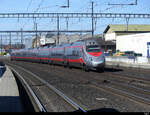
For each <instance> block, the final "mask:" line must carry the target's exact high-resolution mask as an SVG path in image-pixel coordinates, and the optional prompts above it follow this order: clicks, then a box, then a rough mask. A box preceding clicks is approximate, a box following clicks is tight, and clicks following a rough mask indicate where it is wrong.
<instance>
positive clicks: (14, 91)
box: [0, 66, 23, 112]
mask: <svg viewBox="0 0 150 115" xmlns="http://www.w3.org/2000/svg"><path fill="white" fill-rule="evenodd" d="M0 67H2V66H0ZM5 67H6V71H5V72H4V73H3V75H1V76H0V112H23V107H22V103H21V99H20V95H19V90H18V85H17V83H16V80H15V77H14V75H13V74H12V72H11V70H10V69H9V68H8V67H7V66H5Z"/></svg>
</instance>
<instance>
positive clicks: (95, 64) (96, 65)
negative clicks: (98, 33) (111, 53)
mask: <svg viewBox="0 0 150 115" xmlns="http://www.w3.org/2000/svg"><path fill="white" fill-rule="evenodd" d="M86 56H87V64H88V66H89V67H90V68H91V69H95V70H98V71H99V70H102V71H103V70H104V66H105V54H104V50H103V49H102V48H101V46H100V45H99V44H98V43H97V42H96V41H95V40H89V41H87V42H86Z"/></svg>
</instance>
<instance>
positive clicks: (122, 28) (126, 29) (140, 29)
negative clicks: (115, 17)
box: [104, 24, 150, 34]
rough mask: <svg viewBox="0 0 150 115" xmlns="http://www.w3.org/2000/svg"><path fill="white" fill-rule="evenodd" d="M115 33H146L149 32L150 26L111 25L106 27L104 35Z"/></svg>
mask: <svg viewBox="0 0 150 115" xmlns="http://www.w3.org/2000/svg"><path fill="white" fill-rule="evenodd" d="M113 32H115V33H117V34H127V33H146V32H150V25H142V24H129V25H128V26H127V25H126V24H114V25H113V24H111V25H108V26H107V27H106V29H105V30H104V34H106V33H113Z"/></svg>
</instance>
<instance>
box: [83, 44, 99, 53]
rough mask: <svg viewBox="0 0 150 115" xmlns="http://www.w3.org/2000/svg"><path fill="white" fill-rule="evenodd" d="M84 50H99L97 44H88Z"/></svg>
mask: <svg viewBox="0 0 150 115" xmlns="http://www.w3.org/2000/svg"><path fill="white" fill-rule="evenodd" d="M86 51H87V52H100V51H101V50H100V46H98V45H90V46H86Z"/></svg>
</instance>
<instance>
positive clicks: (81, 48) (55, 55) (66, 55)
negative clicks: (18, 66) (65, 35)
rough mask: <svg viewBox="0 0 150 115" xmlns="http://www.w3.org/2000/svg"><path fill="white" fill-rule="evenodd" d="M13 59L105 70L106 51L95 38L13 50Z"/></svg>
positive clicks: (86, 69)
mask: <svg viewBox="0 0 150 115" xmlns="http://www.w3.org/2000/svg"><path fill="white" fill-rule="evenodd" d="M11 60H16V61H17V60H21V61H32V62H39V63H48V64H61V65H63V66H64V67H69V68H71V67H75V66H77V67H81V68H83V69H84V70H85V71H88V70H90V69H94V70H98V71H104V66H105V54H104V51H103V49H102V48H101V46H100V45H99V44H98V43H97V42H96V41H95V40H94V39H88V40H80V41H76V42H73V43H66V44H60V45H56V46H45V47H39V48H29V49H20V50H13V51H12V53H11Z"/></svg>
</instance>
